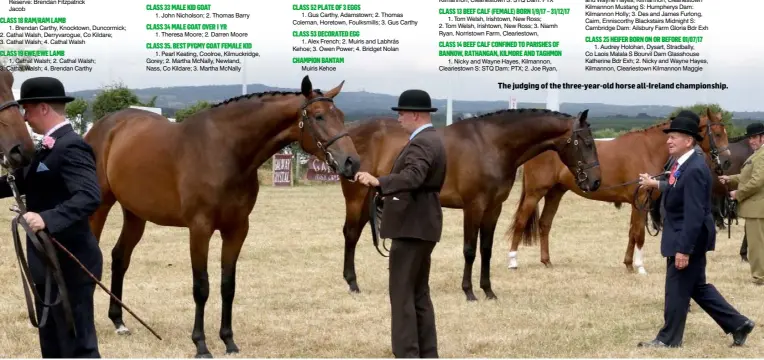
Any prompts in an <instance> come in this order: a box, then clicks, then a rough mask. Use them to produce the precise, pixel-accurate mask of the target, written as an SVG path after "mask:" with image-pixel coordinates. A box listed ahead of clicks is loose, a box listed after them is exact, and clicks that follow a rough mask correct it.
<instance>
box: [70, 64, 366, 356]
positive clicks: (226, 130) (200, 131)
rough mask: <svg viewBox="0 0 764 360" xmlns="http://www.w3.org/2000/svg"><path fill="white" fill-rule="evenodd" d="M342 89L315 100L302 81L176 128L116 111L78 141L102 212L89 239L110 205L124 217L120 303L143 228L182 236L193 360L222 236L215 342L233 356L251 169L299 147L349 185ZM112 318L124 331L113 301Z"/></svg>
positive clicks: (116, 255) (118, 249)
mask: <svg viewBox="0 0 764 360" xmlns="http://www.w3.org/2000/svg"><path fill="white" fill-rule="evenodd" d="M343 84H344V81H343V82H342V83H340V85H338V86H337V87H335V88H334V89H331V90H329V91H327V92H326V94H322V92H321V91H320V90H313V85H312V84H311V82H310V79H309V78H308V77H307V76H306V77H305V78H303V80H302V87H301V91H298V92H294V93H291V92H264V93H254V94H249V95H242V96H238V97H234V98H231V99H228V100H226V101H224V102H221V103H218V104H215V105H213V106H212V107H211V108H210V109H206V110H203V111H200V112H198V113H196V114H194V115H193V116H191V117H189V118H187V119H185V121H183V122H181V123H173V122H170V121H169V120H167V118H165V117H163V116H161V115H157V114H154V113H151V112H148V111H143V110H138V109H125V110H122V111H118V112H116V113H113V114H109V115H106V116H104V117H103V118H102V119H100V120H99V121H98V122H96V123H95V125H94V126H93V127H92V129H90V131H89V132H88V133H87V135H86V136H85V139H86V140H87V141H88V142H89V143H90V144H91V145H92V146H93V149H94V151H95V153H96V159H97V163H96V167H97V173H98V179H99V182H100V186H101V194H102V200H101V201H102V202H101V206H100V207H99V208H98V210H96V212H95V213H94V214H93V215H92V216H91V219H90V224H91V226H92V228H93V232H94V233H95V235H96V237H97V238H99V239H100V236H101V232H102V230H103V226H104V223H105V221H106V217H107V216H108V214H109V210H110V209H111V207H112V206H113V205H114V203H115V202H117V201H118V202H119V203H120V205H121V207H122V213H123V215H124V220H123V227H122V232H121V233H120V235H119V239H118V241H117V243H116V245H115V246H114V248H113V250H112V252H111V256H112V267H111V271H112V280H111V291H112V292H113V293H114V295H116V296H117V297H118V298H120V299H121V298H122V286H123V280H124V277H125V272H126V271H127V269H128V267H129V265H130V256H131V255H132V253H133V249H134V248H135V246H136V245H137V244H138V242H139V241H140V240H141V237H142V236H143V232H144V228H145V226H146V222H147V221H150V222H152V223H154V224H157V225H161V226H173V227H184V228H188V229H189V231H190V233H189V235H190V236H189V246H190V250H191V268H192V273H193V297H194V302H195V304H196V314H195V317H194V328H193V331H192V333H191V340H192V341H193V343H194V345H196V357H212V355H211V354H210V352H209V350H208V348H207V344H206V341H205V332H204V307H205V304H206V302H207V299H208V297H209V280H208V275H207V256H208V252H209V241H210V237H211V236H212V234H213V232H214V231H215V230H219V231H220V235H221V238H222V240H223V244H222V253H221V262H222V272H221V288H220V293H221V298H222V303H223V305H222V319H221V323H220V339H221V340H222V341H223V342H224V343H225V346H226V353H227V354H231V353H236V352H238V351H239V348H238V346H237V345H236V344H235V342H234V340H233V330H232V327H231V316H232V315H231V312H232V304H233V300H234V291H235V288H236V261H237V259H238V257H239V252H240V251H241V247H242V245H243V243H244V239H245V238H246V237H247V233H248V231H249V219H248V217H249V214H250V213H251V212H252V209H253V208H254V206H255V202H256V200H257V194H258V191H259V184H258V178H257V169H258V168H259V167H260V166H261V165H262V164H263V163H264V162H265V161H267V160H268V159H269V158H270V157H271V156H273V155H274V154H275V153H276V152H278V151H279V150H280V149H282V148H284V147H285V146H286V145H288V144H290V143H292V142H295V141H298V142H299V144H300V145H301V146H302V148H303V149H304V150H305V151H306V152H308V153H310V154H312V155H314V156H316V157H318V158H320V159H322V160H323V161H326V162H327V163H328V164H329V165H330V166H331V167H332V169H333V170H334V171H335V172H337V173H338V174H340V175H341V176H343V177H346V178H352V177H353V176H354V175H355V173H356V172H357V169H358V166H359V164H360V160H359V159H358V153H357V152H356V150H355V147H354V146H353V142H352V141H351V140H350V138H349V137H347V132H345V126H344V122H345V117H344V114H343V112H342V111H341V110H340V109H339V108H337V107H336V106H335V105H334V100H333V99H334V97H335V96H337V94H339V92H340V90H341V89H342V86H343ZM109 318H110V319H111V320H112V322H113V323H114V326H115V327H116V329H117V330H116V331H117V333H119V334H127V333H129V330H128V329H127V327H126V326H125V323H124V320H123V319H122V309H121V307H120V306H119V304H118V303H116V302H115V301H114V300H111V303H110V305H109Z"/></svg>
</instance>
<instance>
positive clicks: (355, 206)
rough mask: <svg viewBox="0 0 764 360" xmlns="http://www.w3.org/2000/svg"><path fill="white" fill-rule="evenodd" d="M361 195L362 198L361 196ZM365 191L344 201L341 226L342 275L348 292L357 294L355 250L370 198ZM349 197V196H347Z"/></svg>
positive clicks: (358, 289)
mask: <svg viewBox="0 0 764 360" xmlns="http://www.w3.org/2000/svg"><path fill="white" fill-rule="evenodd" d="M361 194H363V196H361ZM366 194H367V191H363V192H362V193H360V192H359V193H358V195H355V194H353V196H354V197H353V198H352V199H351V200H346V201H345V224H344V225H343V226H342V234H343V235H344V237H345V260H344V264H343V269H342V275H343V277H344V278H345V281H346V282H347V284H348V286H349V287H350V292H354V293H359V292H361V289H360V288H359V287H358V282H357V280H356V272H355V249H356V246H357V245H358V239H360V238H361V233H362V232H363V228H364V226H365V225H366V223H367V222H368V221H369V202H370V201H371V198H370V197H368V196H365V195H366ZM348 196H350V195H348Z"/></svg>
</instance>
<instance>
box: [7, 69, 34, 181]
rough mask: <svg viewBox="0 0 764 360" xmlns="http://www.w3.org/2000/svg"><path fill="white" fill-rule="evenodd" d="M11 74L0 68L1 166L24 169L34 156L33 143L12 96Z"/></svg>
mask: <svg viewBox="0 0 764 360" xmlns="http://www.w3.org/2000/svg"><path fill="white" fill-rule="evenodd" d="M12 89H13V74H12V73H11V72H10V71H8V70H7V69H5V68H0V152H2V155H3V157H2V162H3V164H2V165H3V166H4V167H7V168H9V169H17V168H20V167H24V166H26V165H27V164H29V163H30V161H31V160H32V156H34V143H33V142H32V137H31V136H30V135H29V130H28V129H27V127H26V123H25V122H24V116H23V115H22V114H21V106H20V105H19V104H18V103H17V102H16V99H15V97H14V96H13V90H12Z"/></svg>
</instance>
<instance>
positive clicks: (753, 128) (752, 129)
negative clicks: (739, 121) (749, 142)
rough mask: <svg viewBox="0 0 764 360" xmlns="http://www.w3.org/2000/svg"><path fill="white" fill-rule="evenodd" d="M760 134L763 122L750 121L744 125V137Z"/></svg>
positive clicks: (762, 130)
mask: <svg viewBox="0 0 764 360" xmlns="http://www.w3.org/2000/svg"><path fill="white" fill-rule="evenodd" d="M762 134H764V124H762V123H760V122H755V123H751V124H748V126H746V127H745V137H751V136H756V135H762Z"/></svg>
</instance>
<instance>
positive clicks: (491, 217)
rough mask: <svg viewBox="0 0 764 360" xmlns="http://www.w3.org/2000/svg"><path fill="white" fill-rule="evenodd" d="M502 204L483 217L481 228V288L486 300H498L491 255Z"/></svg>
mask: <svg viewBox="0 0 764 360" xmlns="http://www.w3.org/2000/svg"><path fill="white" fill-rule="evenodd" d="M501 208H502V203H499V205H498V206H495V207H493V208H492V209H490V210H488V211H487V212H486V214H485V215H484V216H483V224H482V225H481V226H480V288H481V289H483V292H485V297H486V299H497V297H496V294H494V292H493V289H491V254H492V252H493V236H494V233H495V232H496V223H497V222H498V221H499V215H501Z"/></svg>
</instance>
